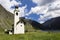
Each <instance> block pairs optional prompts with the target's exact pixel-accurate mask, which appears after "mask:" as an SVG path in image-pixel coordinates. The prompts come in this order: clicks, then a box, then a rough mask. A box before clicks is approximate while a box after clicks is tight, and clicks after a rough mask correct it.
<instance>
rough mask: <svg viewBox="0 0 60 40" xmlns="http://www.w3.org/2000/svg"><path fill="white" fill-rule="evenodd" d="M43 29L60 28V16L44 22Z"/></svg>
mask: <svg viewBox="0 0 60 40" xmlns="http://www.w3.org/2000/svg"><path fill="white" fill-rule="evenodd" d="M43 26H44V28H45V29H44V30H60V17H56V18H52V19H50V20H48V21H46V22H45V23H44V24H43Z"/></svg>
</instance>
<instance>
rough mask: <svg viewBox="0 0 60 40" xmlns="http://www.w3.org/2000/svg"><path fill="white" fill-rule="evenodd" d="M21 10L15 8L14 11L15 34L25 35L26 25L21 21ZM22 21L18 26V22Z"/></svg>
mask: <svg viewBox="0 0 60 40" xmlns="http://www.w3.org/2000/svg"><path fill="white" fill-rule="evenodd" d="M19 14H20V11H19V8H18V6H15V10H14V34H24V23H23V22H21V21H20V19H19ZM18 21H20V22H19V23H18V24H17V22H18Z"/></svg>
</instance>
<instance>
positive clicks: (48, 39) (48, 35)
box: [0, 31, 60, 40]
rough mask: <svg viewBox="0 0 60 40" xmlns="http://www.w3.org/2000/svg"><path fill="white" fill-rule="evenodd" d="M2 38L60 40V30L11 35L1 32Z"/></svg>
mask: <svg viewBox="0 0 60 40" xmlns="http://www.w3.org/2000/svg"><path fill="white" fill-rule="evenodd" d="M0 40H60V32H42V31H39V32H38V31H37V32H26V33H25V34H18V35H9V34H5V33H4V32H2V33H0Z"/></svg>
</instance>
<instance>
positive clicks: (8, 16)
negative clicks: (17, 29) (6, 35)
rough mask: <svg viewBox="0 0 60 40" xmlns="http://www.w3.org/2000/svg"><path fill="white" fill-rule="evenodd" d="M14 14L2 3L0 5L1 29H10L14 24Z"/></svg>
mask: <svg viewBox="0 0 60 40" xmlns="http://www.w3.org/2000/svg"><path fill="white" fill-rule="evenodd" d="M13 18H14V17H13V14H12V13H10V12H8V11H6V10H5V9H4V8H3V7H2V6H1V5H0V30H3V29H10V28H11V27H12V24H13Z"/></svg>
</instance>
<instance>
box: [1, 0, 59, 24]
mask: <svg viewBox="0 0 60 40" xmlns="http://www.w3.org/2000/svg"><path fill="white" fill-rule="evenodd" d="M0 4H1V5H2V6H3V7H4V8H5V9H6V10H7V11H9V12H11V13H13V11H14V9H15V8H14V6H15V5H18V6H19V10H20V17H25V18H26V19H31V20H34V21H37V22H39V23H41V24H42V23H44V22H45V21H47V20H50V19H51V18H55V17H60V0H0ZM13 14H14V13H13Z"/></svg>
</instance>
